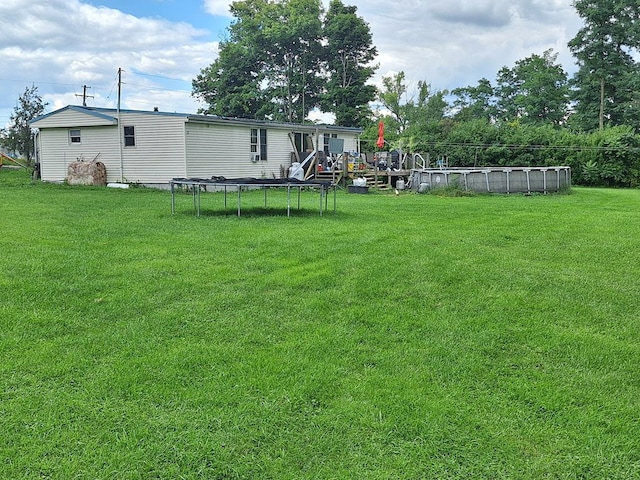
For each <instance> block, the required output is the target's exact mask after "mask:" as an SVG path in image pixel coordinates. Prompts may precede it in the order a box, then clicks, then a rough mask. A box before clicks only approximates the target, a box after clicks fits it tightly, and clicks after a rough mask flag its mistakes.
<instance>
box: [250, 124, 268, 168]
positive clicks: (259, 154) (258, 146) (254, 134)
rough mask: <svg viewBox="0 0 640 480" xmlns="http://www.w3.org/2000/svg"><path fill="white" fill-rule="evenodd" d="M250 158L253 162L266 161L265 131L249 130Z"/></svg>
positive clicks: (258, 129) (259, 129)
mask: <svg viewBox="0 0 640 480" xmlns="http://www.w3.org/2000/svg"><path fill="white" fill-rule="evenodd" d="M251 158H252V159H253V160H255V161H258V160H261V161H263V162H264V161H266V160H267V129H266V128H252V129H251Z"/></svg>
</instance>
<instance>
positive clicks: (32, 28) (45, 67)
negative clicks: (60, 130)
mask: <svg viewBox="0 0 640 480" xmlns="http://www.w3.org/2000/svg"><path fill="white" fill-rule="evenodd" d="M207 35H209V32H206V31H203V30H198V29H196V28H194V27H193V26H191V25H189V24H186V23H181V22H171V21H169V20H166V19H158V18H151V17H145V18H139V17H135V16H133V15H128V14H125V13H122V12H121V11H119V10H115V9H111V8H106V7H94V6H91V5H89V4H86V3H82V2H81V1H79V0H3V2H2V3H0V58H2V64H3V66H4V65H6V66H7V67H8V68H3V72H2V73H1V74H0V76H1V79H0V82H1V84H2V91H3V95H2V97H0V112H1V113H0V124H2V125H4V124H5V123H6V121H7V120H8V117H9V114H10V111H11V109H12V108H13V107H14V106H15V102H16V100H17V98H18V97H19V96H20V95H21V94H22V93H23V92H24V89H25V88H26V87H27V86H30V85H31V84H32V83H34V84H35V85H36V86H38V90H39V93H40V94H41V95H42V97H43V99H44V100H45V101H46V102H48V103H49V108H50V109H51V108H57V107H61V106H64V105H67V104H69V103H79V101H81V100H79V98H78V97H76V94H80V93H82V86H83V85H88V86H90V87H91V90H90V91H89V94H90V95H93V96H94V98H93V99H92V100H91V101H90V103H89V102H88V103H89V104H90V105H91V104H92V105H100V106H114V105H115V104H116V91H115V89H114V85H115V81H116V73H117V70H118V68H122V69H123V70H124V71H125V72H126V73H125V77H126V78H127V80H128V81H129V82H130V83H129V85H128V86H127V87H126V88H127V90H128V91H127V94H128V95H124V94H123V108H135V107H134V105H135V106H138V107H140V108H152V106H153V105H156V104H159V105H158V106H160V107H161V108H164V109H166V110H180V111H195V109H196V108H197V107H198V105H197V104H196V102H195V101H194V100H193V99H192V98H191V96H190V82H191V80H192V79H193V78H194V76H195V74H197V73H198V72H199V70H200V69H201V68H203V67H204V66H206V65H208V64H210V63H211V62H212V61H213V60H214V59H215V56H216V52H217V44H216V43H214V42H207V41H203V40H202V39H203V38H204V37H205V36H207ZM135 72H144V73H149V74H153V75H156V76H157V78H153V77H148V78H147V79H146V80H145V79H144V78H143V79H142V80H141V79H139V78H133V79H132V76H133V74H134V73H135ZM163 77H168V78H171V79H178V80H182V81H183V82H185V83H183V84H182V85H180V87H179V88H178V90H181V91H177V90H175V91H172V92H171V94H166V92H165V93H164V94H158V92H159V91H163V90H157V88H158V87H160V86H161V85H160V84H161V83H163V82H161V80H162V78H163ZM173 85H174V86H175V82H174V84H173ZM153 88H156V91H155V92H154V91H153V90H152V89H153ZM133 98H136V99H137V100H135V101H134V100H132V99H133ZM130 99H131V101H130ZM145 99H146V102H145V101H144V100H145ZM161 101H163V102H165V103H164V104H160V102H161ZM143 105H144V107H143Z"/></svg>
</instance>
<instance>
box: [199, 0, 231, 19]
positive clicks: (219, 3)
mask: <svg viewBox="0 0 640 480" xmlns="http://www.w3.org/2000/svg"><path fill="white" fill-rule="evenodd" d="M230 4H231V2H229V1H228V0H205V2H204V9H205V11H206V12H207V13H210V14H211V15H219V16H221V17H231V14H230V13H229V5H230Z"/></svg>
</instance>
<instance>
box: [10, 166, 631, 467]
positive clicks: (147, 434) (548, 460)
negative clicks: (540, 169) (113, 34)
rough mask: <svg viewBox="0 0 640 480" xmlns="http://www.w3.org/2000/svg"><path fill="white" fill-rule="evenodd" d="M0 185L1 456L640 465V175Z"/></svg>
mask: <svg viewBox="0 0 640 480" xmlns="http://www.w3.org/2000/svg"><path fill="white" fill-rule="evenodd" d="M0 194H1V197H0V209H1V213H0V232H1V234H0V252H1V253H0V332H1V337H0V478H8V479H9V478H12V479H13V478H16V479H17V478H55V479H70V478H79V479H85V478H86V479H148V478H161V479H174V478H186V479H193V478H202V479H236V478H246V479H256V478H267V479H319V478H326V479H341V478H349V479H398V478H407V479H418V478H425V479H428V478H460V479H462V478H464V479H468V478H481V479H498V478H505V479H511V478H515V479H541V478H549V479H556V478H557V479H601V478H602V479H604V478H609V479H630V478H640V314H639V310H640V308H639V307H640V261H639V260H640V190H605V189H586V188H574V190H573V191H572V192H571V194H567V195H534V196H519V195H511V196H474V197H461V198H451V197H440V196H436V195H415V194H411V193H408V192H406V193H403V194H402V195H400V196H395V195H386V194H370V195H349V194H346V193H343V192H339V193H338V199H337V204H338V208H337V213H336V214H335V215H334V214H333V212H329V213H327V214H325V215H323V216H322V217H320V216H319V215H318V211H317V208H318V207H317V198H318V197H317V194H315V193H312V192H304V193H303V196H302V197H303V198H302V204H303V209H302V210H300V211H298V210H293V211H292V216H291V217H290V218H287V217H286V194H284V193H283V192H278V191H274V192H271V193H270V194H269V207H270V208H269V209H268V210H266V211H264V210H263V208H262V207H263V206H264V205H263V197H262V193H260V192H248V193H246V194H243V197H242V200H243V209H246V214H245V211H244V210H243V216H242V217H240V218H238V217H236V216H235V210H234V208H235V204H234V203H233V202H231V205H230V206H229V209H228V210H227V211H226V214H221V213H224V212H222V210H221V209H222V204H223V203H222V195H221V194H211V193H209V194H206V195H205V194H203V195H202V209H203V215H202V216H201V217H200V218H197V217H195V215H194V212H193V210H192V206H193V204H192V203H191V197H190V196H189V195H188V194H182V195H180V196H179V198H178V209H177V212H176V214H175V215H172V214H171V196H170V194H169V193H168V192H165V191H157V190H150V189H135V188H134V189H129V190H119V189H107V188H93V187H69V186H63V185H45V184H32V183H31V182H30V180H29V178H28V176H27V175H26V173H24V172H21V171H11V170H7V169H2V170H0Z"/></svg>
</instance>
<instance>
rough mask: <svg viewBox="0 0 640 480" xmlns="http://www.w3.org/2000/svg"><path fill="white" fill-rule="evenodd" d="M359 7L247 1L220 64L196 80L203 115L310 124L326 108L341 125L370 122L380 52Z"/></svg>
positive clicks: (308, 0)
mask: <svg viewBox="0 0 640 480" xmlns="http://www.w3.org/2000/svg"><path fill="white" fill-rule="evenodd" d="M356 12H357V8H356V7H353V6H345V5H344V4H343V3H342V2H341V1H340V0H332V2H331V4H330V6H329V10H328V12H326V14H325V12H324V11H323V8H322V3H321V1H320V0H280V1H269V0H242V1H236V2H233V3H232V4H231V13H232V15H233V16H234V19H235V20H234V21H233V23H232V24H231V26H230V27H229V29H228V31H227V34H228V38H227V39H225V40H224V41H223V42H221V44H220V52H219V56H218V58H217V59H216V60H215V61H214V62H213V63H212V64H211V65H210V66H208V67H206V68H204V69H203V70H202V71H201V73H200V74H199V75H198V76H197V77H196V79H194V81H193V95H194V96H196V97H198V98H200V99H202V100H203V101H205V102H206V103H207V104H208V107H207V108H206V109H204V110H203V112H202V113H210V114H217V115H223V116H233V117H250V118H269V119H273V120H280V121H287V122H303V121H304V120H305V119H306V118H307V116H308V114H309V112H310V111H311V110H312V109H314V108H316V107H322V108H323V110H324V111H326V112H328V113H333V114H335V116H336V123H337V124H338V125H344V126H357V125H359V124H361V123H362V122H364V121H365V120H366V119H367V118H368V116H369V106H368V105H369V102H371V101H372V100H373V99H374V98H375V87H373V86H371V85H367V83H366V82H367V81H368V80H369V79H370V78H371V77H372V75H373V74H374V72H375V67H374V66H372V65H371V62H372V61H373V60H374V59H375V56H376V54H377V52H376V49H375V47H374V46H373V45H372V38H371V32H370V30H369V26H368V25H367V24H366V22H364V20H363V19H362V18H360V17H358V16H357V14H356Z"/></svg>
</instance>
